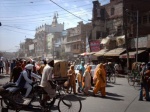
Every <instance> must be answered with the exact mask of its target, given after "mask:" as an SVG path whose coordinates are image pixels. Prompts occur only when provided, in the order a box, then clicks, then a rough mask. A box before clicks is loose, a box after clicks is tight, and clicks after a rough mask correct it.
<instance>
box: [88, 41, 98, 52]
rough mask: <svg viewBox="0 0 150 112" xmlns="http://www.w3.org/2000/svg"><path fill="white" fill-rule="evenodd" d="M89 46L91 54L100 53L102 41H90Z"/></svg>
mask: <svg viewBox="0 0 150 112" xmlns="http://www.w3.org/2000/svg"><path fill="white" fill-rule="evenodd" d="M89 44H90V51H91V52H98V51H99V50H100V40H90V41H89Z"/></svg>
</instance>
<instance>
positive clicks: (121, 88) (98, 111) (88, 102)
mask: <svg viewBox="0 0 150 112" xmlns="http://www.w3.org/2000/svg"><path fill="white" fill-rule="evenodd" d="M8 79H9V77H8V76H5V77H4V76H3V77H0V84H3V83H5V82H7V81H8ZM106 91H107V96H106V98H102V97H101V96H100V94H98V95H97V96H96V97H93V96H84V95H82V94H79V95H78V97H79V98H80V99H81V101H82V112H150V102H147V101H138V96H139V91H137V90H135V89H134V88H133V87H132V86H129V85H128V83H127V79H126V78H117V79H116V84H110V83H108V85H107V87H106ZM90 92H92V91H90ZM56 105H57V102H56V103H55V107H53V108H52V112H58V110H57V106H56ZM36 111H37V110H36ZM9 112H13V111H12V110H9ZM21 112H27V111H21ZM30 112H35V110H32V111H30ZM39 112H40V111H39Z"/></svg>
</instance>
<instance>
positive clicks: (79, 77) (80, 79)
mask: <svg viewBox="0 0 150 112" xmlns="http://www.w3.org/2000/svg"><path fill="white" fill-rule="evenodd" d="M81 74H82V69H79V73H78V74H77V80H78V93H81V91H82V75H81Z"/></svg>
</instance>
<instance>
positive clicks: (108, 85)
mask: <svg viewBox="0 0 150 112" xmlns="http://www.w3.org/2000/svg"><path fill="white" fill-rule="evenodd" d="M106 87H114V86H112V85H110V84H108V83H107V85H106Z"/></svg>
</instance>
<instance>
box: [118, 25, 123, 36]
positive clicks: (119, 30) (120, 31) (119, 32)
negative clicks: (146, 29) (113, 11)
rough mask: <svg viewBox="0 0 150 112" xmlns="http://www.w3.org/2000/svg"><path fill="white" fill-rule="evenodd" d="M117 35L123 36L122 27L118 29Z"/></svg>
mask: <svg viewBox="0 0 150 112" xmlns="http://www.w3.org/2000/svg"><path fill="white" fill-rule="evenodd" d="M117 34H118V35H121V34H122V26H118V27H117Z"/></svg>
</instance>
